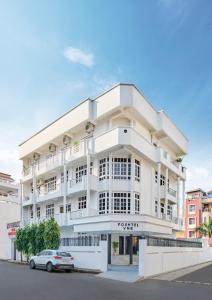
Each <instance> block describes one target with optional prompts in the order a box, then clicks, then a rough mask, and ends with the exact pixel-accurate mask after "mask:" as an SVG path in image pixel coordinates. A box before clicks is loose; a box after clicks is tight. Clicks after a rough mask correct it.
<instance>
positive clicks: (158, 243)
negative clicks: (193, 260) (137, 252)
mask: <svg viewBox="0 0 212 300" xmlns="http://www.w3.org/2000/svg"><path fill="white" fill-rule="evenodd" d="M144 238H145V239H146V240H147V246H153V247H188V248H202V242H198V241H190V240H176V239H169V238H160V237H155V236H145V237H144Z"/></svg>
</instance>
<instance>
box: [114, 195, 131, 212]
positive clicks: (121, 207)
mask: <svg viewBox="0 0 212 300" xmlns="http://www.w3.org/2000/svg"><path fill="white" fill-rule="evenodd" d="M111 200H112V211H113V212H114V213H121V214H129V213H130V193H112V199H111Z"/></svg>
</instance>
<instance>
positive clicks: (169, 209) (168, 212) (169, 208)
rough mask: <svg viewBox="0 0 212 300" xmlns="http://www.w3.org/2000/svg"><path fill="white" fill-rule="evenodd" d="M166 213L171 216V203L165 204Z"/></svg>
mask: <svg viewBox="0 0 212 300" xmlns="http://www.w3.org/2000/svg"><path fill="white" fill-rule="evenodd" d="M167 215H168V216H170V218H172V205H170V204H168V205H167Z"/></svg>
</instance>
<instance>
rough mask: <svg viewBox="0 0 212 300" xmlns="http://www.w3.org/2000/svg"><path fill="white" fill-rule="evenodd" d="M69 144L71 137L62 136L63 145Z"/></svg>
mask: <svg viewBox="0 0 212 300" xmlns="http://www.w3.org/2000/svg"><path fill="white" fill-rule="evenodd" d="M70 143H71V137H70V136H68V135H64V137H63V144H64V145H66V146H67V145H69V144H70Z"/></svg>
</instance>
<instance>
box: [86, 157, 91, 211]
mask: <svg viewBox="0 0 212 300" xmlns="http://www.w3.org/2000/svg"><path fill="white" fill-rule="evenodd" d="M90 167H91V157H90V153H89V152H88V153H87V197H86V202H87V204H86V205H87V215H89V210H90V199H91V190H90Z"/></svg>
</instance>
